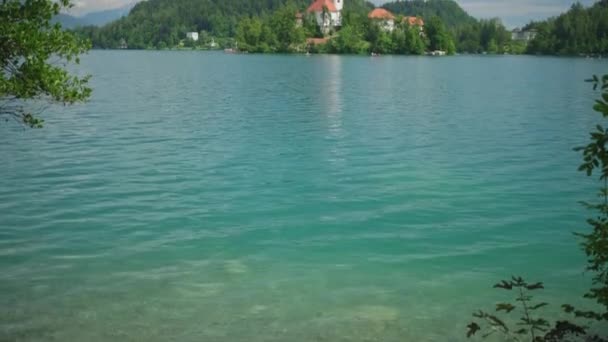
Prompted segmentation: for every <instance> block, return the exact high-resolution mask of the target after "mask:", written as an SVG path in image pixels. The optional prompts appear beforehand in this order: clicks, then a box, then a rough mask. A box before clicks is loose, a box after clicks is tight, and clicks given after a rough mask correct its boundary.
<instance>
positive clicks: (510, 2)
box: [70, 0, 595, 28]
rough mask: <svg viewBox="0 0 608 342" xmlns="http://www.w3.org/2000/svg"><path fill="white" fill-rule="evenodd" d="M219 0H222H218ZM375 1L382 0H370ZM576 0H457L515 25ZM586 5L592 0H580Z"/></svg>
mask: <svg viewBox="0 0 608 342" xmlns="http://www.w3.org/2000/svg"><path fill="white" fill-rule="evenodd" d="M217 1H222V0H217ZM345 1H348V0H345ZM372 1H373V2H374V3H376V4H377V5H379V4H382V3H383V2H385V1H384V0H372ZM574 1H575V0H456V2H458V3H459V4H460V6H462V7H463V8H464V9H465V10H466V11H467V12H469V14H471V15H472V16H474V17H477V18H492V17H499V18H501V19H502V20H503V23H504V24H505V25H506V26H507V27H509V28H514V27H517V26H521V25H524V24H526V23H527V22H529V21H530V20H534V19H536V20H538V19H545V18H548V17H551V16H554V15H558V14H560V13H562V12H565V11H566V10H568V8H569V7H570V6H571V5H572V3H573V2H574ZM73 2H74V3H75V5H76V7H75V8H73V9H72V10H71V11H70V12H71V13H72V14H75V15H82V14H86V13H88V12H94V11H100V10H105V9H114V8H119V7H123V6H126V5H128V4H131V3H133V2H137V0H73ZM580 2H581V3H583V4H584V5H586V6H588V5H591V4H592V3H594V2H595V0H580Z"/></svg>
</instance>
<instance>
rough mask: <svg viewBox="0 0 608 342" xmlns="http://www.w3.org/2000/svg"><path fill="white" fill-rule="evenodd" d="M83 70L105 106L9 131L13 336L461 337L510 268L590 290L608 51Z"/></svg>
mask: <svg viewBox="0 0 608 342" xmlns="http://www.w3.org/2000/svg"><path fill="white" fill-rule="evenodd" d="M78 70H79V71H80V72H83V73H89V74H91V75H93V79H92V86H93V88H94V93H93V96H92V99H91V101H90V102H89V103H87V104H83V105H77V106H74V107H70V108H66V109H62V108H49V109H48V110H47V112H46V113H45V115H44V117H45V119H46V127H45V128H44V129H41V130H29V129H25V130H24V129H23V128H21V127H17V126H15V125H14V124H12V123H2V124H1V125H0V160H1V162H2V165H1V166H0V340H2V341H5V340H6V341H47V340H56V341H218V342H219V341H236V342H238V341H461V340H464V333H465V325H466V324H467V323H468V322H469V321H470V313H471V312H472V311H473V310H475V309H478V308H485V309H491V308H492V306H493V303H495V302H496V301H499V300H502V299H504V298H505V297H504V294H503V293H501V292H499V291H496V290H493V289H492V288H491V287H492V285H493V284H494V283H495V282H497V281H498V280H500V279H503V278H506V277H509V276H510V275H511V274H521V275H523V276H526V277H528V278H530V280H535V281H537V280H539V281H544V282H545V284H546V286H547V290H546V291H545V292H544V293H542V294H539V296H540V298H542V299H544V300H547V301H552V302H555V303H556V304H561V303H563V302H566V301H568V302H577V301H578V300H579V297H580V296H581V294H582V291H583V290H584V289H585V286H586V285H587V282H588V278H587V277H586V276H585V275H584V274H583V268H584V257H583V255H582V253H581V252H580V251H579V249H578V247H577V241H576V239H575V238H574V237H573V236H572V232H573V231H580V230H583V229H586V225H585V223H584V219H585V217H586V216H587V215H588V213H587V212H585V210H583V209H582V208H581V207H580V205H578V204H577V202H578V201H581V200H593V197H592V196H590V194H591V193H592V192H591V191H592V190H593V189H594V187H595V186H596V184H595V183H594V182H593V181H592V179H589V178H586V177H585V175H584V174H582V173H579V172H577V171H576V169H577V166H578V164H579V160H580V157H579V155H578V154H577V153H576V152H573V151H572V147H574V146H577V145H580V144H582V143H585V141H586V139H587V133H586V132H587V131H588V130H590V129H591V128H592V127H594V125H595V123H596V122H598V120H599V116H598V115H596V114H595V113H594V112H592V111H591V110H590V107H591V105H592V103H593V99H594V98H595V97H597V93H593V91H592V90H591V88H590V86H589V84H586V83H584V82H583V80H584V79H585V78H588V77H589V76H590V75H592V74H594V73H605V72H606V71H608V61H607V60H603V61H598V60H587V59H565V58H539V57H503V56H501V57H475V56H458V57H450V58H427V57H421V58H418V57H381V58H370V57H347V56H312V57H305V56H258V55H224V54H222V53H201V52H132V51H124V52H120V51H114V52H111V51H94V52H92V53H90V54H89V55H88V56H87V57H85V58H84V59H83V64H82V65H81V67H79V69H78ZM507 295H508V293H507ZM549 311H551V310H550V309H549Z"/></svg>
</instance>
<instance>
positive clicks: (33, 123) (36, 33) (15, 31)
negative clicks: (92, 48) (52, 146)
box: [0, 0, 91, 127]
mask: <svg viewBox="0 0 608 342" xmlns="http://www.w3.org/2000/svg"><path fill="white" fill-rule="evenodd" d="M70 6H71V4H70V1H69V0H58V1H51V0H2V2H1V3H0V68H2V72H0V117H2V118H4V119H6V120H9V119H11V118H12V119H15V120H18V121H20V122H23V123H25V124H27V125H29V126H30V127H41V126H42V123H43V120H42V119H40V118H38V117H36V116H34V115H33V114H32V113H29V112H28V111H27V109H26V107H25V104H26V101H27V100H37V101H45V102H53V103H62V104H72V103H75V102H78V101H83V100H86V99H87V98H88V97H89V95H90V94H91V89H90V88H88V87H87V81H88V79H89V77H78V76H74V75H70V74H69V73H68V71H66V69H65V67H66V65H67V63H70V62H73V63H79V59H78V55H80V54H81V53H84V52H86V51H87V50H88V48H89V44H88V43H87V42H85V41H82V40H79V39H78V38H77V37H75V36H74V35H73V34H72V33H70V32H66V31H63V30H62V29H61V26H60V25H59V24H54V25H53V24H51V23H50V20H51V18H52V17H53V16H55V15H57V14H58V13H59V12H60V11H61V9H63V8H68V7H70ZM52 60H54V62H52Z"/></svg>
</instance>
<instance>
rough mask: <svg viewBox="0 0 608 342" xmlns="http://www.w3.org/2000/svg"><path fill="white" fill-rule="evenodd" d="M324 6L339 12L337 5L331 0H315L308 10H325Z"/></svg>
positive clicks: (328, 9)
mask: <svg viewBox="0 0 608 342" xmlns="http://www.w3.org/2000/svg"><path fill="white" fill-rule="evenodd" d="M323 7H326V8H327V11H329V12H338V10H337V9H336V6H335V5H334V3H333V2H332V1H331V0H315V1H314V2H313V3H312V4H310V7H308V9H307V10H306V11H307V12H308V13H310V12H323Z"/></svg>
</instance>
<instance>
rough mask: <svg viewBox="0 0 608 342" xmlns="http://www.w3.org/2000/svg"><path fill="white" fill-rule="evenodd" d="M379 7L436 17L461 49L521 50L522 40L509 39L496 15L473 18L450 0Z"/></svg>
mask: <svg viewBox="0 0 608 342" xmlns="http://www.w3.org/2000/svg"><path fill="white" fill-rule="evenodd" d="M382 7H384V8H386V9H387V10H389V11H391V12H393V13H395V14H401V15H407V16H418V17H422V18H432V17H435V16H436V17H438V18H440V19H441V21H442V22H443V23H445V26H446V27H447V28H448V30H449V32H450V34H451V35H452V37H453V40H454V43H455V45H456V50H457V51H458V52H461V53H482V52H487V53H523V52H524V51H525V47H526V46H525V43H522V42H513V41H511V33H510V32H509V31H507V29H506V28H505V26H504V25H503V24H502V22H501V21H500V19H497V18H495V19H487V20H486V19H482V20H477V19H475V18H473V17H471V16H470V15H469V14H468V13H467V12H466V11H465V10H463V9H462V8H461V7H460V6H459V5H458V4H457V3H456V2H454V1H452V0H410V1H395V2H389V3H386V4H384V5H382Z"/></svg>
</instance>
